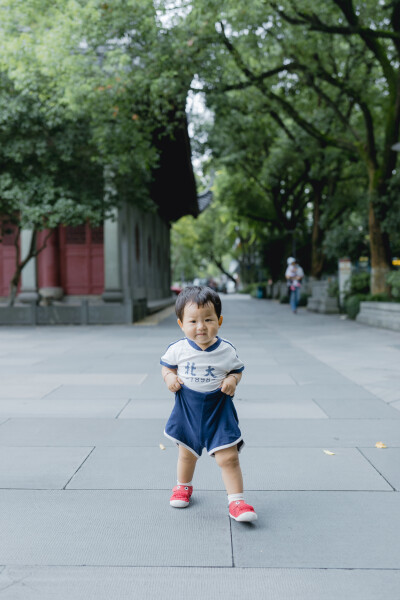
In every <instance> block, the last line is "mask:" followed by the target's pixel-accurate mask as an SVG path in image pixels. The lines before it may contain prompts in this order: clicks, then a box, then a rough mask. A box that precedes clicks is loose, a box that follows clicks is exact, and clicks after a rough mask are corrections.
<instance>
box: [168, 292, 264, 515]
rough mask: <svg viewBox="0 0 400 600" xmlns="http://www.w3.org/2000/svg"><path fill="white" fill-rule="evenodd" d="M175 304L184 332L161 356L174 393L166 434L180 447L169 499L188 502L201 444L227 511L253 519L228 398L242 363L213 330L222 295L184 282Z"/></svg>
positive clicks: (216, 326) (179, 504)
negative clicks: (215, 470) (218, 476)
mask: <svg viewBox="0 0 400 600" xmlns="http://www.w3.org/2000/svg"><path fill="white" fill-rule="evenodd" d="M175 310H176V315H177V317H178V325H179V327H180V328H181V329H182V331H183V333H184V334H185V337H184V338H182V339H180V340H178V341H177V342H174V343H172V344H171V345H170V346H168V348H167V351H166V352H165V354H164V355H163V356H162V357H161V360H160V363H161V365H162V369H161V372H162V376H163V378H164V381H165V383H166V385H167V387H168V389H169V390H170V391H171V392H174V393H175V406H174V408H173V410H172V413H171V416H170V418H169V420H168V422H167V425H166V427H165V431H164V434H165V435H166V436H167V437H168V438H170V439H171V440H173V441H174V442H176V444H177V445H178V447H179V454H178V469H177V474H178V481H177V485H176V486H175V487H174V488H173V490H172V496H171V498H170V504H171V506H174V507H175V508H185V507H187V506H188V505H189V502H190V497H191V495H192V492H193V486H192V478H193V474H194V470H195V467H196V462H197V459H198V458H199V457H200V456H201V453H202V451H203V448H204V447H205V448H206V449H207V452H208V454H210V455H211V456H214V457H215V460H216V461H217V464H218V465H219V466H220V467H221V471H222V478H223V481H224V484H225V488H226V491H227V494H228V504H229V515H230V516H231V517H232V519H235V520H236V521H255V520H256V519H257V514H256V512H255V510H254V508H253V507H252V506H249V505H248V504H246V502H245V501H244V498H243V478H242V471H241V468H240V464H239V452H240V450H241V448H242V446H243V445H244V442H243V439H242V434H241V432H240V429H239V426H238V417H237V413H236V409H235V407H234V404H233V401H232V397H233V395H234V393H235V390H236V386H237V385H238V383H239V381H240V380H241V378H242V371H243V369H244V365H243V363H242V362H241V361H240V360H239V358H238V356H237V354H236V350H235V348H234V347H233V346H232V344H231V343H230V342H228V341H227V340H223V339H222V338H220V337H218V336H217V333H218V330H219V328H220V326H221V325H222V315H221V300H220V297H219V295H218V294H217V293H216V292H215V291H213V290H212V289H210V288H208V287H197V286H192V287H186V288H184V289H183V291H182V292H181V293H180V294H179V296H178V298H177V300H176V305H175Z"/></svg>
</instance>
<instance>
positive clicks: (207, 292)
mask: <svg viewBox="0 0 400 600" xmlns="http://www.w3.org/2000/svg"><path fill="white" fill-rule="evenodd" d="M189 303H193V304H197V306H205V305H206V304H213V306H214V308H215V312H216V314H217V317H218V319H219V318H220V316H221V298H220V297H219V295H218V294H217V292H214V290H212V289H211V288H209V287H207V286H198V285H191V286H188V287H185V288H183V290H182V291H181V293H180V294H179V296H178V297H177V299H176V302H175V312H176V316H177V317H178V319H179V320H180V321H183V313H184V310H185V306H186V304H189Z"/></svg>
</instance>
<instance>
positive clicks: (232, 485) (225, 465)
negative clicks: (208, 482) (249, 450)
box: [215, 446, 243, 495]
mask: <svg viewBox="0 0 400 600" xmlns="http://www.w3.org/2000/svg"><path fill="white" fill-rule="evenodd" d="M215 460H216V461H217V464H218V465H219V466H220V467H221V472H222V479H223V481H224V484H225V488H226V493H227V494H228V495H229V494H243V476H242V469H241V468H240V463H239V453H238V450H237V446H231V448H225V449H224V450H218V452H216V453H215Z"/></svg>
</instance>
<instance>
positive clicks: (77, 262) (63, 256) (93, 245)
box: [59, 224, 104, 295]
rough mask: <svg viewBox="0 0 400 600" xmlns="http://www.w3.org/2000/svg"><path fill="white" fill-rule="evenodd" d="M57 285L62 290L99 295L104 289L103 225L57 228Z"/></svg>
mask: <svg viewBox="0 0 400 600" xmlns="http://www.w3.org/2000/svg"><path fill="white" fill-rule="evenodd" d="M59 231H60V265H61V286H62V287H63V289H64V293H65V294H68V295H75V294H79V295H81V294H101V293H102V292H103V290H104V245H103V227H102V226H101V227H96V228H93V229H92V228H91V227H90V226H89V225H88V224H86V225H79V226H78V227H60V230H59Z"/></svg>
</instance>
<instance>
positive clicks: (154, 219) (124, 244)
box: [120, 206, 170, 301]
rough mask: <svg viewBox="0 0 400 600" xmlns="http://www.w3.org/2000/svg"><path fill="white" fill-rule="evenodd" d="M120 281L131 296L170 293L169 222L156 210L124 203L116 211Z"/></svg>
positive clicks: (153, 297) (148, 297)
mask: <svg viewBox="0 0 400 600" xmlns="http://www.w3.org/2000/svg"><path fill="white" fill-rule="evenodd" d="M120 222H121V223H120V240H121V250H122V269H123V276H122V279H123V282H124V284H125V289H126V293H127V295H128V296H129V297H130V298H132V299H133V300H144V299H146V300H147V301H152V300H158V299H162V298H166V297H167V296H169V295H170V262H169V260H170V235H169V225H168V224H167V223H165V222H164V221H163V220H162V219H161V218H160V216H159V215H158V214H157V213H150V212H146V213H144V212H142V211H140V210H139V209H138V208H136V207H134V206H126V207H125V209H123V212H122V213H121V214H120Z"/></svg>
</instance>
